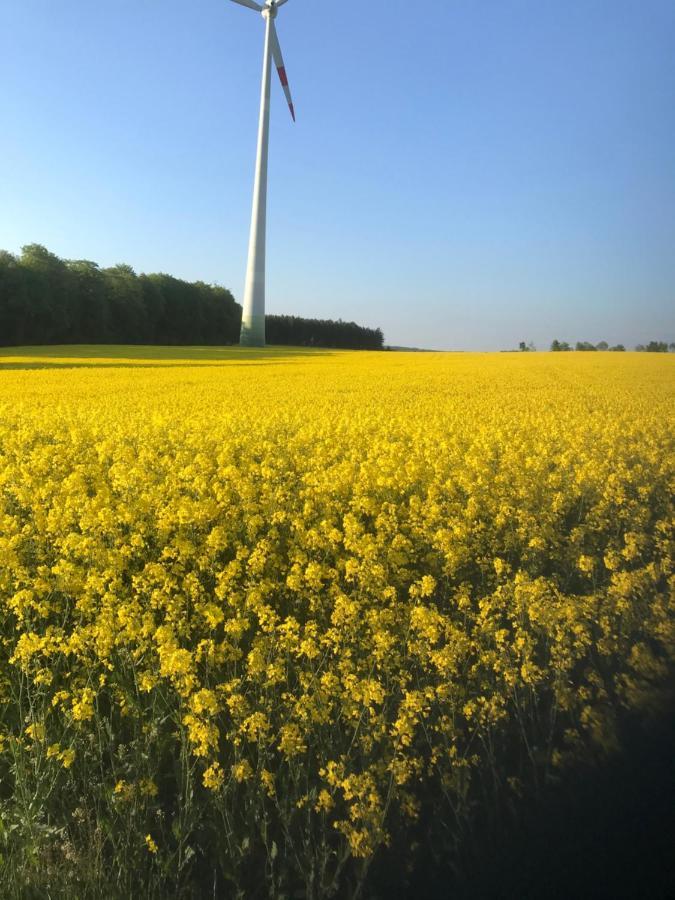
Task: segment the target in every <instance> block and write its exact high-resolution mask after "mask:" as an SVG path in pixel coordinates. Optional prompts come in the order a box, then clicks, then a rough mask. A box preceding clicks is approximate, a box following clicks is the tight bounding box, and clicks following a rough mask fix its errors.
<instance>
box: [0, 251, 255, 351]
mask: <svg viewBox="0 0 675 900" xmlns="http://www.w3.org/2000/svg"><path fill="white" fill-rule="evenodd" d="M240 322H241V309H240V307H239V306H238V305H237V304H236V303H235V301H234V298H233V297H232V295H231V294H230V292H229V291H227V290H225V288H221V287H214V286H213V285H208V284H204V283H203V282H196V283H194V284H190V283H188V282H186V281H181V280H180V279H178V278H172V277H171V276H170V275H136V273H135V272H134V270H133V269H132V268H131V267H130V266H125V265H119V266H114V267H112V268H110V269H101V268H99V266H97V265H96V263H93V262H89V261H87V260H62V259H59V258H58V257H57V256H55V255H54V254H53V253H50V252H49V251H48V250H46V249H45V248H44V247H42V246H40V245H39V244H30V245H29V246H26V247H24V248H23V252H22V254H21V256H20V257H19V258H18V259H17V258H16V257H14V256H12V255H11V254H9V253H5V252H4V251H3V252H0V344H3V345H5V346H18V345H22V344H24V345H38V344H68V343H76V344H80V343H85V344H99V343H101V344H105V343H110V344H115V343H119V344H186V345H187V344H207V345H208V344H228V343H229V344H231V343H234V342H235V341H238V340H239V326H240Z"/></svg>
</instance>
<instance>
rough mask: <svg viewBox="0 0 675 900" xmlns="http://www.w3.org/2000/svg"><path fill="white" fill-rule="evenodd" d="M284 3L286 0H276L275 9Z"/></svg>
mask: <svg viewBox="0 0 675 900" xmlns="http://www.w3.org/2000/svg"><path fill="white" fill-rule="evenodd" d="M284 3H288V0H277V9H278V8H279V7H280V6H283V5H284Z"/></svg>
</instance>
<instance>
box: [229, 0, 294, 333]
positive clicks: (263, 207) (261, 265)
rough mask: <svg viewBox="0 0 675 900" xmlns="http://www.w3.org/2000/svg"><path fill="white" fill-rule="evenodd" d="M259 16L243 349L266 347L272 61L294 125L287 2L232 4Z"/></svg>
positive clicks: (245, 0) (246, 0)
mask: <svg viewBox="0 0 675 900" xmlns="http://www.w3.org/2000/svg"><path fill="white" fill-rule="evenodd" d="M233 2H234V3H239V4H240V5H241V6H248V8H249V9H254V10H255V11H256V12H259V13H260V14H261V15H262V17H263V19H264V20H265V52H264V54H263V74H262V91H261V95H260V125H259V127H258V155H257V158H256V166H255V181H254V185H253V214H252V216H251V236H250V239H249V245H248V266H247V268H246V288H245V290H244V314H243V316H242V320H241V335H240V338H239V343H240V344H241V345H242V346H244V347H264V346H265V237H266V230H267V229H266V225H267V159H268V153H269V137H270V74H271V69H272V58H274V64H275V65H276V67H277V72H278V73H279V79H280V81H281V86H282V87H283V89H284V94H286V100H288V107H289V109H290V111H291V116H293V121H294V122H295V109H294V108H293V100H292V98H291V91H290V88H289V87H288V78H287V76H286V67H285V66H284V58H283V56H282V55H281V47H280V45H279V38H278V37H277V30H276V28H275V25H274V20H275V19H276V17H277V10H278V9H279V7H280V6H283V5H284V3H287V2H288V0H265V4H264V6H261V5H260V4H259V3H256V2H255V0H233Z"/></svg>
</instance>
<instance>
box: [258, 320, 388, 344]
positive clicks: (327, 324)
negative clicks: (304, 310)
mask: <svg viewBox="0 0 675 900" xmlns="http://www.w3.org/2000/svg"><path fill="white" fill-rule="evenodd" d="M265 329H266V332H267V343H268V344H280V345H286V346H294V347H332V348H337V347H340V348H342V349H345V350H382V348H383V344H384V335H383V334H382V331H381V330H380V329H379V328H364V327H363V326H362V325H357V324H356V323H355V322H342V321H338V322H334V321H332V320H330V319H301V318H299V317H298V316H267V317H266V319H265Z"/></svg>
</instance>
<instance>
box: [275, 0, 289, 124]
mask: <svg viewBox="0 0 675 900" xmlns="http://www.w3.org/2000/svg"><path fill="white" fill-rule="evenodd" d="M278 5H279V4H278V3H277V6H278ZM270 35H271V39H272V56H273V57H274V65H275V66H276V67H277V72H278V73H279V81H280V82H281V86H282V88H283V89H284V94H286V100H287V101H288V108H289V109H290V111H291V115H292V116H293V121H294V122H295V107H294V106H293V98H292V97H291V89H290V88H289V86H288V76H287V75H286V66H285V65H284V58H283V56H282V55H281V46H280V44H279V38H278V37H277V30H276V28H275V27H274V20H272V21H271V22H270Z"/></svg>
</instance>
